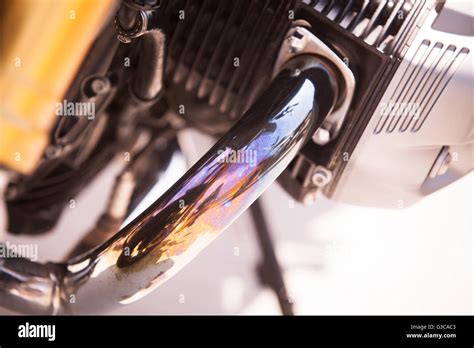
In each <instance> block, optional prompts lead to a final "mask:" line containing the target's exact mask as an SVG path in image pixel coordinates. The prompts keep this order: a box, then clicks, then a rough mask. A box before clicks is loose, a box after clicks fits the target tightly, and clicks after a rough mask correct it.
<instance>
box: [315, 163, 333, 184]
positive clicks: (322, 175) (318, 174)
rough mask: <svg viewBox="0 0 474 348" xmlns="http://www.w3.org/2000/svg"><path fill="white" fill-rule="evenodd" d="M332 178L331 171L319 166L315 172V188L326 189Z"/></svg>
mask: <svg viewBox="0 0 474 348" xmlns="http://www.w3.org/2000/svg"><path fill="white" fill-rule="evenodd" d="M331 178H332V173H331V171H330V170H327V169H326V168H324V167H323V166H317V167H316V168H315V170H314V172H313V176H312V177H311V181H312V182H313V185H314V186H317V187H324V186H326V185H327V184H328V183H329V182H330V181H331Z"/></svg>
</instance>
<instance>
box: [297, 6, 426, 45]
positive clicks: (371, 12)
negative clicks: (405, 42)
mask: <svg viewBox="0 0 474 348" xmlns="http://www.w3.org/2000/svg"><path fill="white" fill-rule="evenodd" d="M303 2H304V3H305V4H307V5H309V6H311V7H312V8H314V9H315V10H316V11H318V12H319V13H321V14H323V15H324V16H326V17H327V18H328V19H330V20H331V21H333V22H335V23H337V24H338V25H340V26H341V27H343V28H345V29H347V30H350V31H351V32H352V33H353V34H354V35H355V36H357V37H359V38H360V39H362V40H364V41H365V42H366V43H367V44H369V45H372V46H374V47H376V48H377V49H378V50H380V51H382V52H384V53H387V54H391V53H393V50H394V47H395V44H396V42H397V41H398V37H399V36H400V35H402V33H403V31H404V26H405V24H406V23H407V22H409V21H410V20H411V18H412V17H413V14H414V13H415V12H417V10H418V9H419V8H421V7H422V6H423V5H424V3H425V1H420V0H416V1H415V0H304V1H303Z"/></svg>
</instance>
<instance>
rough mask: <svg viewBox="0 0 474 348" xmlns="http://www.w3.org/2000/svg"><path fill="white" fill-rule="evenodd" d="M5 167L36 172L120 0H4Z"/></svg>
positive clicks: (1, 99) (1, 114)
mask: <svg viewBox="0 0 474 348" xmlns="http://www.w3.org/2000/svg"><path fill="white" fill-rule="evenodd" d="M1 2H2V4H1V5H0V33H1V42H0V53H1V54H0V164H1V165H2V166H7V167H9V168H11V169H13V170H16V171H18V172H21V173H24V174H28V173H31V172H32V171H33V170H34V169H35V167H36V165H37V164H38V161H39V160H40V158H41V156H42V154H43V152H44V150H45V147H46V146H47V144H48V140H49V136H50V131H51V129H52V127H53V125H54V124H55V123H56V121H57V116H56V115H55V113H54V111H55V105H56V103H57V102H62V100H63V98H64V95H65V93H66V92H67V89H68V87H69V85H70V84H71V82H72V81H73V79H74V76H75V75H76V73H77V71H78V69H79V67H80V65H81V63H82V61H83V59H84V57H85V55H86V54H87V52H88V49H89V48H90V46H91V44H92V43H93V41H94V40H95V38H96V36H97V34H98V32H99V31H100V29H101V28H102V26H103V25H104V23H105V21H106V20H107V19H108V18H109V16H110V15H111V11H112V9H113V8H114V3H115V1H114V0H99V1H98V0H1Z"/></svg>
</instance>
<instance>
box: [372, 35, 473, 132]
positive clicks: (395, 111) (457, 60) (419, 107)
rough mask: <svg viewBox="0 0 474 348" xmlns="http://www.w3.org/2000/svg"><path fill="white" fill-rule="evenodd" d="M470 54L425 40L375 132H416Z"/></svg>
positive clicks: (385, 105) (387, 104) (396, 89)
mask: <svg viewBox="0 0 474 348" xmlns="http://www.w3.org/2000/svg"><path fill="white" fill-rule="evenodd" d="M468 54H469V49H468V48H465V47H464V48H461V49H458V48H457V47H456V46H455V45H445V44H443V43H442V42H434V43H432V42H431V41H429V40H423V41H422V42H421V44H420V45H419V47H418V48H417V50H416V52H415V54H414V55H413V58H412V59H411V61H410V62H409V63H408V66H407V67H406V69H405V70H404V71H403V73H402V78H401V79H400V81H399V82H398V86H397V88H395V90H394V91H393V93H392V95H391V96H390V99H389V101H388V102H387V103H382V104H381V110H380V111H381V115H380V118H379V120H378V122H377V125H376V126H375V129H374V133H375V134H380V133H382V132H385V133H392V132H394V131H395V130H398V132H402V133H403V132H406V131H411V132H417V131H419V130H420V128H421V126H422V125H423V123H424V122H425V120H426V118H427V116H428V115H429V113H430V112H431V109H432V108H433V107H434V105H435V104H436V102H437V101H438V99H439V97H440V95H441V93H442V92H443V90H444V88H446V85H447V84H448V83H449V81H450V80H451V78H452V77H453V75H454V73H455V72H456V70H457V69H458V67H459V66H460V65H461V63H462V62H463V61H464V59H465V58H466V57H467V55H468Z"/></svg>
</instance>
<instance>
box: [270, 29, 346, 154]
mask: <svg viewBox="0 0 474 348" xmlns="http://www.w3.org/2000/svg"><path fill="white" fill-rule="evenodd" d="M303 54H304V55H313V56H317V57H318V58H320V59H322V60H324V61H326V63H327V64H329V65H331V66H332V67H333V69H332V70H333V71H334V72H335V73H336V76H337V78H338V80H339V81H338V82H339V85H340V88H339V89H338V95H337V99H336V103H335V106H334V108H333V110H332V112H331V113H329V114H328V116H326V118H325V120H324V122H323V124H322V125H321V127H319V128H318V129H317V130H316V132H315V133H314V135H313V141H314V142H315V143H316V144H318V145H326V144H327V143H329V142H330V141H332V140H333V139H335V138H336V137H337V136H338V134H339V131H340V130H341V127H342V124H343V122H344V120H345V118H346V116H347V113H348V111H349V106H350V104H351V101H352V97H353V95H354V89H355V79H354V74H353V73H352V71H351V70H350V69H349V67H348V66H347V65H346V64H345V63H344V62H343V61H342V60H341V59H340V58H339V57H338V56H337V55H336V54H335V53H334V52H333V51H332V50H331V49H330V48H329V47H328V46H326V45H325V44H324V43H323V42H322V41H321V40H319V39H318V38H317V37H316V36H314V35H313V33H311V32H310V31H309V30H308V29H306V28H304V27H301V26H295V27H293V28H291V29H290V30H289V31H288V33H287V35H286V38H285V40H284V41H283V44H282V46H281V48H280V51H279V53H278V57H277V60H276V63H275V68H274V71H273V76H276V75H277V74H278V72H279V71H280V70H281V68H282V67H283V66H285V65H286V63H287V62H288V61H290V60H292V59H293V58H295V57H296V56H298V55H303Z"/></svg>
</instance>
